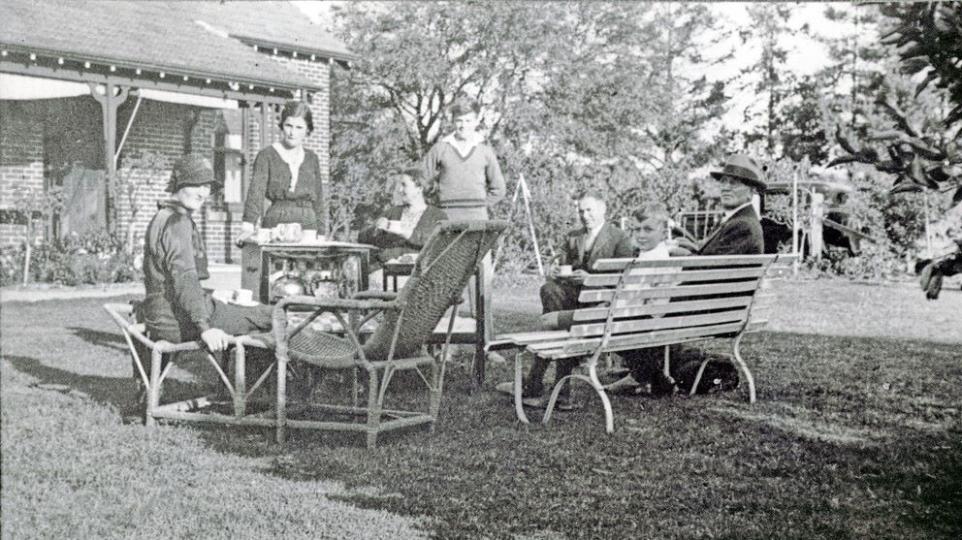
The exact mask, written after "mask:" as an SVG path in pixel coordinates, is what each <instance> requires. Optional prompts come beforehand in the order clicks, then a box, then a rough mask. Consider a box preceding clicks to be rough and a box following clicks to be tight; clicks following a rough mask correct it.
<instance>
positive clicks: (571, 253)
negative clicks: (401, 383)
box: [498, 192, 635, 410]
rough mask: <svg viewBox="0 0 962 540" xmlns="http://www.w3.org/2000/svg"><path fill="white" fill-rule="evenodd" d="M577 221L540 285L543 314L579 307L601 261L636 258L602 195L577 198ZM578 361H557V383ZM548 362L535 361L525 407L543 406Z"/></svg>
mask: <svg viewBox="0 0 962 540" xmlns="http://www.w3.org/2000/svg"><path fill="white" fill-rule="evenodd" d="M577 201H578V219H579V221H580V222H581V227H579V228H578V229H575V230H573V231H571V232H569V233H568V234H567V235H566V236H565V243H564V246H563V247H562V249H561V258H560V260H559V262H558V265H556V266H554V267H553V268H552V269H551V271H550V272H549V274H548V280H547V281H546V282H545V283H544V285H542V286H541V308H542V312H543V313H554V312H558V311H566V310H572V309H575V308H577V307H578V295H579V294H580V293H581V289H582V284H583V283H584V278H585V276H587V275H588V272H589V271H590V270H591V267H592V265H594V263H595V261H597V260H598V259H609V258H625V257H633V256H634V254H635V246H634V244H633V243H632V242H631V239H630V238H628V235H626V234H625V232H624V231H622V230H621V229H619V228H617V227H615V226H614V225H612V224H611V223H608V222H606V221H605V213H606V212H607V205H606V204H605V201H604V198H602V197H601V195H600V194H598V193H594V192H586V193H584V194H582V195H581V196H579V197H578V199H577ZM562 266H571V271H570V272H568V271H567V268H565V269H564V270H565V272H562V268H561V267H562ZM579 360H580V359H579V358H571V359H566V360H558V364H557V367H556V370H555V380H560V379H561V378H562V377H566V376H568V375H569V374H571V370H572V369H574V367H575V366H577V365H578V362H579ZM547 369H548V362H547V361H545V360H543V359H541V358H537V357H536V358H535V360H534V363H533V364H532V365H531V370H530V371H529V372H528V376H527V377H525V380H524V388H523V391H522V397H523V398H525V399H524V403H525V405H528V406H535V407H537V406H541V405H543V403H544V401H543V397H544V381H543V379H544V374H545V371H546V370H547ZM498 389H499V390H501V391H506V392H507V393H512V392H513V389H512V386H511V383H510V382H509V383H502V384H500V385H498ZM557 407H558V410H571V409H573V408H574V405H573V404H572V403H571V399H570V392H569V389H568V385H567V384H566V385H565V388H564V389H563V390H562V392H561V393H560V395H559V399H558V404H557Z"/></svg>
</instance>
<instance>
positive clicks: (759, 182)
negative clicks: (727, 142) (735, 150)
mask: <svg viewBox="0 0 962 540" xmlns="http://www.w3.org/2000/svg"><path fill="white" fill-rule="evenodd" d="M710 174H711V176H712V178H715V179H719V178H721V177H722V176H731V177H734V178H737V179H739V180H741V181H742V182H743V183H745V184H748V185H750V186H752V187H754V188H756V189H758V190H759V191H765V189H766V188H767V187H768V184H767V183H766V181H765V167H762V166H760V165H759V164H758V163H757V162H755V160H754V159H752V158H750V157H748V156H746V155H744V154H732V155H730V156H728V158H727V159H725V161H724V162H723V163H722V168H721V169H720V170H717V171H711V173H710Z"/></svg>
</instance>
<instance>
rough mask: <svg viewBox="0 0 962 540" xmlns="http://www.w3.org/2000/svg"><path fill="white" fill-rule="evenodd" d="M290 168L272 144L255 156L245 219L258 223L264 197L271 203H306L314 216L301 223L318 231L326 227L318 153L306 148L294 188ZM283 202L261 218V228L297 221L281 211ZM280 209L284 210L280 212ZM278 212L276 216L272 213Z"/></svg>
mask: <svg viewBox="0 0 962 540" xmlns="http://www.w3.org/2000/svg"><path fill="white" fill-rule="evenodd" d="M290 188H291V169H290V167H289V166H288V165H287V162H285V161H284V160H283V159H282V158H281V156H280V154H278V153H277V150H275V149H274V148H273V147H270V146H268V147H267V148H265V149H263V150H261V151H260V152H258V153H257V157H256V158H255V159H254V176H253V177H252V178H251V184H250V188H249V189H248V191H247V200H246V201H245V203H244V217H243V220H244V221H246V222H248V223H255V222H256V221H257V218H259V217H262V215H263V213H264V199H265V198H266V199H268V200H270V201H271V203H278V202H282V201H287V202H292V203H294V204H297V205H298V206H305V207H308V208H310V209H312V210H313V213H314V216H313V217H314V219H313V220H311V221H312V222H311V223H301V225H303V226H304V227H305V228H308V229H314V228H316V229H317V230H318V231H323V230H324V214H325V212H326V209H325V208H324V186H323V184H322V183H321V165H320V162H319V161H318V159H317V154H315V153H314V152H312V151H310V150H308V149H306V148H305V149H304V161H303V162H302V163H301V167H300V169H299V170H298V173H297V185H296V186H294V191H291V189H290ZM283 207H284V204H283V203H282V204H280V205H277V208H275V207H274V206H272V207H271V208H270V209H268V211H267V212H268V215H267V216H264V217H265V218H270V219H265V220H262V223H261V226H262V227H273V226H274V225H276V224H277V223H288V222H293V221H295V220H294V219H293V218H291V219H286V218H285V216H284V215H283V214H282V212H283ZM278 212H281V213H278ZM272 214H276V215H272Z"/></svg>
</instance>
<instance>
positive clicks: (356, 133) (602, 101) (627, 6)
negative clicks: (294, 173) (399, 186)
mask: <svg viewBox="0 0 962 540" xmlns="http://www.w3.org/2000/svg"><path fill="white" fill-rule="evenodd" d="M335 11H336V20H335V25H336V27H337V29H338V32H339V35H340V37H341V38H342V39H344V41H345V42H346V43H347V45H348V47H349V48H351V50H353V51H354V52H356V53H358V55H359V56H360V58H361V60H359V61H358V63H357V64H356V65H354V66H353V67H352V70H351V71H350V72H345V71H338V72H337V73H336V74H335V77H334V89H333V91H332V96H333V99H332V103H333V105H332V109H333V110H334V111H335V116H334V119H333V125H332V184H333V185H332V193H333V196H334V198H335V200H336V202H335V204H333V205H332V207H334V208H336V210H334V212H335V214H334V215H333V216H332V223H334V224H335V227H336V228H338V229H339V230H341V231H342V232H345V233H346V232H347V231H349V230H350V229H352V228H357V227H359V226H360V225H362V224H363V223H365V222H369V220H370V216H373V215H375V214H376V213H377V212H379V211H380V209H381V207H382V206H383V205H384V204H385V203H386V202H387V196H388V194H387V193H386V190H385V189H384V187H385V181H386V179H387V177H388V173H389V171H390V170H391V169H392V168H395V167H398V166H401V165H406V164H411V163H416V162H418V161H419V160H420V159H421V156H422V155H423V154H424V153H425V152H426V151H427V149H428V148H429V147H430V146H431V145H432V144H433V143H434V142H435V141H436V140H437V139H438V138H439V137H440V136H441V135H442V134H444V133H445V131H446V118H445V109H446V107H447V106H448V105H449V104H450V103H451V102H452V101H453V100H455V99H457V98H458V97H462V96H466V97H469V98H471V99H475V100H477V101H478V102H479V103H480V104H481V106H482V119H483V128H484V129H486V131H487V135H488V139H489V141H490V142H491V143H492V144H493V145H494V146H495V149H496V151H497V152H498V155H499V158H500V160H501V164H502V169H503V171H504V172H505V176H506V179H507V183H508V193H509V196H508V199H510V194H511V193H512V192H513V190H514V189H515V188H516V186H517V182H518V179H519V178H520V177H521V176H522V175H523V176H524V178H525V180H526V182H527V184H528V186H529V188H530V193H531V195H532V198H533V200H532V208H533V211H534V221H535V227H536V230H537V231H538V235H539V241H540V243H541V245H542V247H543V249H544V252H545V254H546V255H550V253H551V252H552V251H553V248H554V246H557V245H559V242H560V240H561V238H562V235H563V234H564V233H565V231H566V230H567V229H569V228H571V227H573V226H574V225H575V223H574V221H575V211H574V203H573V201H572V196H573V195H574V194H576V193H578V192H579V191H581V190H583V189H585V188H592V189H597V190H599V191H601V192H602V193H603V194H604V195H605V196H606V197H607V198H608V201H609V216H610V217H611V218H613V219H615V220H617V219H618V218H620V217H628V216H630V215H631V213H632V212H633V211H634V210H635V209H636V208H637V207H639V206H640V205H642V204H647V203H652V202H658V203H661V204H663V205H665V206H667V207H668V208H669V210H671V211H672V212H677V211H678V210H681V209H682V208H685V207H686V206H688V205H690V204H692V201H693V200H694V199H695V197H696V195H697V194H698V192H697V190H696V188H695V186H694V185H693V182H692V180H691V176H692V175H691V173H692V171H693V170H694V169H696V168H698V167H701V166H703V165H704V164H705V163H707V162H708V161H709V160H710V159H711V158H712V157H714V156H716V155H717V154H718V148H717V145H715V144H713V143H712V142H710V141H705V140H703V137H702V132H703V130H704V128H705V127H706V126H708V125H710V124H717V122H718V118H719V117H720V116H721V114H722V113H723V112H724V110H725V107H726V101H727V99H728V98H727V97H726V96H725V92H724V85H723V84H721V83H719V82H716V81H710V80H707V79H706V78H705V77H700V78H694V77H686V76H684V75H683V73H690V72H694V71H697V70H696V69H692V68H693V67H695V68H697V67H698V66H703V67H704V66H706V65H707V64H708V63H709V61H710V60H712V58H710V57H709V55H707V54H706V53H705V51H706V50H707V49H710V48H711V47H710V46H711V43H706V39H705V37H704V36H706V35H708V34H710V32H708V30H710V29H712V28H713V27H714V26H715V24H716V22H715V20H714V18H713V17H712V15H711V13H710V11H709V10H708V9H707V7H706V6H700V5H688V4H683V5H652V4H642V3H623V4H601V3H592V2H587V3H520V2H518V3H514V2H512V3H491V2H472V3H454V2H450V3H448V2H431V3H397V4H376V3H364V4H347V5H344V6H340V7H338V8H337V9H336V10H335ZM701 71H702V72H704V71H705V69H702V70H701ZM338 208H339V209H338ZM355 208H359V210H357V211H355V212H352V211H351V210H352V209H355ZM494 215H495V217H501V218H507V217H510V218H511V221H512V223H514V224H515V225H516V226H515V227H512V229H511V230H510V231H509V233H508V235H507V237H506V239H505V245H506V246H517V247H518V249H513V248H512V249H506V250H505V253H506V254H507V255H508V257H509V258H510V257H514V256H515V255H513V254H517V256H519V257H522V258H524V259H525V260H527V261H529V262H530V261H531V260H533V259H531V255H530V253H531V252H530V250H529V249H528V243H529V239H528V234H527V232H526V228H525V223H524V220H523V219H521V217H522V214H521V209H520V205H519V206H518V207H517V208H513V207H512V205H511V204H510V200H508V201H506V202H503V203H501V204H500V205H499V206H498V207H497V208H495V210H494ZM526 253H527V254H529V255H528V256H527V257H526V256H525V254H526Z"/></svg>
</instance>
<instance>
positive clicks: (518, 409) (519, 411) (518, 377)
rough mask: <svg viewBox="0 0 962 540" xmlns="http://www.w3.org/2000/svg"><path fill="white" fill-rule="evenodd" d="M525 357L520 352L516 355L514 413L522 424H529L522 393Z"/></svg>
mask: <svg viewBox="0 0 962 540" xmlns="http://www.w3.org/2000/svg"><path fill="white" fill-rule="evenodd" d="M523 355H524V353H523V352H518V353H516V354H515V355H514V413H515V414H516V415H517V416H518V420H519V421H520V422H521V423H522V424H527V423H528V416H527V415H526V414H524V404H523V403H521V400H522V397H521V393H522V391H523V389H522V388H521V387H522V385H523V382H522V381H523V377H524V374H523V373H522V371H523V369H522V368H523V366H522V362H521V360H522V357H523Z"/></svg>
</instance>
